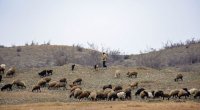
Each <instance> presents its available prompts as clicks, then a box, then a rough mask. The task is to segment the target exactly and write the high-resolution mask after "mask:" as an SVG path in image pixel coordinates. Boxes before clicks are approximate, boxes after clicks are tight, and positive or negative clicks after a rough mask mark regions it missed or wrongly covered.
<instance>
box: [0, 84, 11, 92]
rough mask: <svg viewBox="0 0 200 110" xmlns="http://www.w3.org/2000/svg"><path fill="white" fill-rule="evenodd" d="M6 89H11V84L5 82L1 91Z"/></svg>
mask: <svg viewBox="0 0 200 110" xmlns="http://www.w3.org/2000/svg"><path fill="white" fill-rule="evenodd" d="M5 89H6V90H8V91H12V84H6V85H4V86H3V87H2V88H1V91H3V90H5Z"/></svg>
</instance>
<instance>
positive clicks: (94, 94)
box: [88, 91, 97, 101]
mask: <svg viewBox="0 0 200 110" xmlns="http://www.w3.org/2000/svg"><path fill="white" fill-rule="evenodd" d="M88 99H90V100H92V101H96V100H97V92H96V91H93V92H91V93H90V95H89V96H88Z"/></svg>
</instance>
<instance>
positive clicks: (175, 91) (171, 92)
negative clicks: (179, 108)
mask: <svg viewBox="0 0 200 110" xmlns="http://www.w3.org/2000/svg"><path fill="white" fill-rule="evenodd" d="M178 93H179V90H178V89H175V90H171V91H170V93H169V95H170V97H178Z"/></svg>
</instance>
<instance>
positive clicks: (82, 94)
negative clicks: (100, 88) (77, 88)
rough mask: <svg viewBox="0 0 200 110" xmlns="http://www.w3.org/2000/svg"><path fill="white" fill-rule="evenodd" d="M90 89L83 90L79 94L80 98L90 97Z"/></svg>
mask: <svg viewBox="0 0 200 110" xmlns="http://www.w3.org/2000/svg"><path fill="white" fill-rule="evenodd" d="M90 93H91V92H90V91H83V92H82V93H81V94H80V95H79V96H78V99H79V100H80V99H83V98H88V97H89V95H90Z"/></svg>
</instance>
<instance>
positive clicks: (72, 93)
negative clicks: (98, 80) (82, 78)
mask: <svg viewBox="0 0 200 110" xmlns="http://www.w3.org/2000/svg"><path fill="white" fill-rule="evenodd" d="M79 90H81V89H80V88H76V89H75V90H73V91H71V92H70V95H69V97H70V98H71V97H72V96H73V97H74V93H75V91H79Z"/></svg>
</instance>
